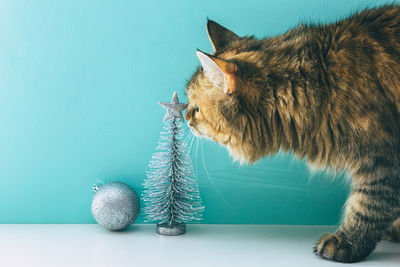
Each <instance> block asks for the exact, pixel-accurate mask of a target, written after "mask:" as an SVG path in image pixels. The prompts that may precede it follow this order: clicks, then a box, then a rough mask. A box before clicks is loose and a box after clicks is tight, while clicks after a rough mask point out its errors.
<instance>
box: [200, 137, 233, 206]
mask: <svg viewBox="0 0 400 267" xmlns="http://www.w3.org/2000/svg"><path fill="white" fill-rule="evenodd" d="M200 143H201V158H202V160H203V167H204V170H205V172H206V175H207V177H208V179H209V180H210V182H211V185H212V186H213V188H214V190H215V192H216V193H217V194H218V196H219V197H220V198H221V199H222V200H223V201H224V203H225V204H226V205H227V206H228V207H229V208H231V209H233V207H232V206H231V204H229V202H228V201H227V200H226V199H225V198H224V197H223V196H222V194H221V192H220V191H219V190H218V188H217V186H216V185H215V183H214V181H213V179H212V178H211V175H210V173H209V172H208V168H207V165H206V161H205V160H204V149H203V141H202V140H200Z"/></svg>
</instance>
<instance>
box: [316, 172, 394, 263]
mask: <svg viewBox="0 0 400 267" xmlns="http://www.w3.org/2000/svg"><path fill="white" fill-rule="evenodd" d="M360 180H362V179H358V181H360ZM392 180H393V179H392ZM383 181H384V182H383ZM387 181H388V179H382V180H379V181H375V182H369V183H367V182H363V183H361V182H357V181H356V180H355V181H354V183H353V189H352V192H351V195H350V197H349V199H348V201H347V206H346V211H345V216H344V221H343V223H342V225H341V226H340V228H339V230H338V231H337V232H336V233H334V234H326V235H324V236H322V237H321V239H320V240H319V241H318V243H317V245H316V246H315V248H314V252H315V253H316V254H317V255H319V256H321V257H322V258H325V259H329V260H335V261H339V262H357V261H360V260H362V259H364V258H365V257H367V256H368V255H369V254H370V253H371V252H372V251H373V250H374V249H375V246H376V244H377V242H379V241H381V239H382V238H383V237H384V235H385V234H386V233H387V229H389V227H390V225H391V224H392V223H393V222H394V221H395V220H396V219H397V218H398V217H399V215H400V213H399V211H400V210H399V207H400V196H399V193H398V192H399V189H398V185H395V184H394V182H393V184H388V182H387Z"/></svg>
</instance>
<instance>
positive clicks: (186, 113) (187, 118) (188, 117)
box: [185, 110, 190, 120]
mask: <svg viewBox="0 0 400 267" xmlns="http://www.w3.org/2000/svg"><path fill="white" fill-rule="evenodd" d="M185 119H186V120H189V119H190V112H188V111H187V110H186V112H185Z"/></svg>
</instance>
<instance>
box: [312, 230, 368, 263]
mask: <svg viewBox="0 0 400 267" xmlns="http://www.w3.org/2000/svg"><path fill="white" fill-rule="evenodd" d="M314 253H315V254H316V255H318V256H320V257H322V258H324V259H327V260H333V261H338V262H346V263H351V262H357V261H360V260H362V259H364V258H365V257H366V256H368V254H369V253H370V251H368V252H366V253H362V254H360V253H358V252H356V251H355V249H354V248H353V246H352V245H351V242H349V241H347V240H346V239H345V238H344V237H343V236H339V235H338V234H325V235H323V236H322V237H321V239H320V240H319V241H318V243H317V245H316V246H315V247H314Z"/></svg>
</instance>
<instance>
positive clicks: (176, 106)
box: [158, 92, 188, 122]
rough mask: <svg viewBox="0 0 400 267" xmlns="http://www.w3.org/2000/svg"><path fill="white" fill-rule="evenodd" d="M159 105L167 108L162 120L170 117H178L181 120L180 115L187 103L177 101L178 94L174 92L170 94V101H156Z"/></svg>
mask: <svg viewBox="0 0 400 267" xmlns="http://www.w3.org/2000/svg"><path fill="white" fill-rule="evenodd" d="M158 104H160V106H162V107H163V108H165V109H166V110H167V113H166V114H165V117H164V121H167V120H171V119H176V118H178V119H180V120H181V121H182V122H183V121H184V120H183V116H182V111H183V110H185V108H187V106H188V104H185V103H179V99H178V95H177V93H176V92H174V95H173V96H172V99H171V102H169V103H168V102H158Z"/></svg>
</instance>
